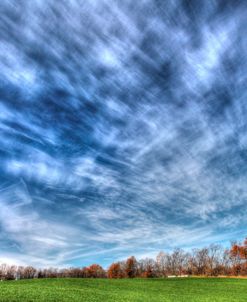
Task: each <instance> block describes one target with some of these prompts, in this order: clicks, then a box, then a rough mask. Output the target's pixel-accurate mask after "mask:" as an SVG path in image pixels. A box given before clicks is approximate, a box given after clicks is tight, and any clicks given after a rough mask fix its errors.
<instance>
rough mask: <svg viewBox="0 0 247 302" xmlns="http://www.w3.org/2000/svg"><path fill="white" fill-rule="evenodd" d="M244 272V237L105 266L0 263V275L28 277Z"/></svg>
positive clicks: (246, 265) (246, 243) (246, 257)
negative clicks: (42, 266) (40, 266)
mask: <svg viewBox="0 0 247 302" xmlns="http://www.w3.org/2000/svg"><path fill="white" fill-rule="evenodd" d="M184 275H186V276H220V275H222V276H247V238H246V239H245V241H244V242H243V243H232V244H231V247H230V248H229V249H224V248H223V247H222V246H221V245H218V244H211V245H210V246H208V247H204V248H200V249H193V250H191V251H190V252H186V251H184V250H182V249H175V250H173V251H172V252H170V253H164V252H160V253H159V254H158V255H157V257H156V259H152V258H146V259H142V260H139V261H137V260H136V258H135V257H134V256H131V257H129V258H128V259H127V260H125V261H118V262H114V263H112V264H111V265H110V266H109V267H108V269H106V270H105V269H103V268H102V266H100V265H98V264H92V265H90V266H88V267H83V268H78V267H71V268H66V269H57V268H48V269H36V268H34V267H32V266H25V267H24V266H15V265H8V264H1V265H0V279H1V280H14V279H32V278H68V277H70V278H136V277H138V278H162V277H168V276H184Z"/></svg>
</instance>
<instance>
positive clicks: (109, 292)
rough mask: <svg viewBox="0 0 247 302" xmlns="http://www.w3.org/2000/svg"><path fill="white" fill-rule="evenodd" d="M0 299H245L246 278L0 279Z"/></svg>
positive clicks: (151, 301)
mask: <svg viewBox="0 0 247 302" xmlns="http://www.w3.org/2000/svg"><path fill="white" fill-rule="evenodd" d="M0 301H1V302H2V301H6V302H11V301H18V302H21V301H25V302H28V301H46V302H50V301H70V302H71V301H88V302H98V301H100V302H105V301H106V302H108V301H109V302H112V301H116V302H128V301H138V302H146V301H147V302H160V301H162V302H165V301H174V302H180V301H183V302H185V301H186V302H187V301H188V302H193V301H208V302H214V301H227V302H230V301H236V302H241V301H243V302H246V301H247V280H246V279H220V278H219V279H217V278H208V279H206V278H191V279H179V278H176V279H132V280H131V279H123V280H108V279H38V280H20V281H5V282H1V283H0Z"/></svg>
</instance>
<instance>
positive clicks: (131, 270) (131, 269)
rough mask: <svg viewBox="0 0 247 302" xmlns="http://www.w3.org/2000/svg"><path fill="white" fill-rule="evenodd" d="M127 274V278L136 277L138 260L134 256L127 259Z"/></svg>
mask: <svg viewBox="0 0 247 302" xmlns="http://www.w3.org/2000/svg"><path fill="white" fill-rule="evenodd" d="M125 274H126V277H127V278H134V277H136V274H137V261H136V258H135V257H134V256H131V257H130V258H128V259H127V260H126V264H125Z"/></svg>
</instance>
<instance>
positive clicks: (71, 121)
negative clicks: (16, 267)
mask: <svg viewBox="0 0 247 302" xmlns="http://www.w3.org/2000/svg"><path fill="white" fill-rule="evenodd" d="M0 6H1V9H2V16H3V17H2V18H1V20H0V28H1V33H2V38H1V42H0V161H1V165H0V172H1V174H0V177H1V188H0V227H1V233H0V241H1V250H0V261H6V259H9V261H11V262H12V261H15V260H16V262H18V261H19V262H20V263H25V262H32V263H33V264H35V265H38V266H39V265H40V266H42V265H60V266H61V265H65V264H68V265H72V264H76V265H83V264H86V263H90V262H93V261H98V262H100V263H102V264H107V263H109V262H111V261H112V260H114V259H118V258H121V257H125V256H128V255H130V254H136V255H151V254H152V255H153V254H154V253H155V252H156V251H158V250H160V249H170V248H173V247H175V246H180V247H182V246H184V247H186V248H188V247H192V246H196V245H201V244H204V243H205V244H206V243H207V242H210V241H213V242H216V241H217V242H226V241H228V240H231V239H233V238H236V237H238V236H243V234H244V231H245V230H246V218H247V216H246V215H247V208H246V200H247V190H246V188H245V184H246V175H247V174H246V172H247V170H246V146H247V135H246V127H247V124H246V114H247V107H246V102H245V98H246V93H247V92H246V88H245V86H246V84H245V77H246V76H245V74H246V67H247V66H246V64H247V63H246V62H247V58H246V53H247V52H246V45H247V43H246V37H247V35H246V29H245V28H246V26H245V25H246V24H245V23H246V21H245V19H246V18H245V15H246V9H247V7H246V3H245V2H244V1H242V2H241V1H238V3H237V4H236V3H234V4H233V2H231V1H208V2H205V1H195V2H193V3H192V2H186V1H171V2H166V3H165V2H164V3H161V2H160V1H154V0H153V1H152V0H148V1H137V2H133V1H123V2H121V1H114V0H111V1H100V0H94V1H59V3H54V2H53V1H45V2H44V1H38V0H37V1H36V0H35V1H31V2H22V3H20V2H19V1H11V2H10V1H2V3H1V4H0Z"/></svg>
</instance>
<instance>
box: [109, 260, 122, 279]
mask: <svg viewBox="0 0 247 302" xmlns="http://www.w3.org/2000/svg"><path fill="white" fill-rule="evenodd" d="M107 276H108V278H110V279H117V278H123V271H122V269H121V266H120V263H112V264H111V265H110V267H109V268H108V271H107Z"/></svg>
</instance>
